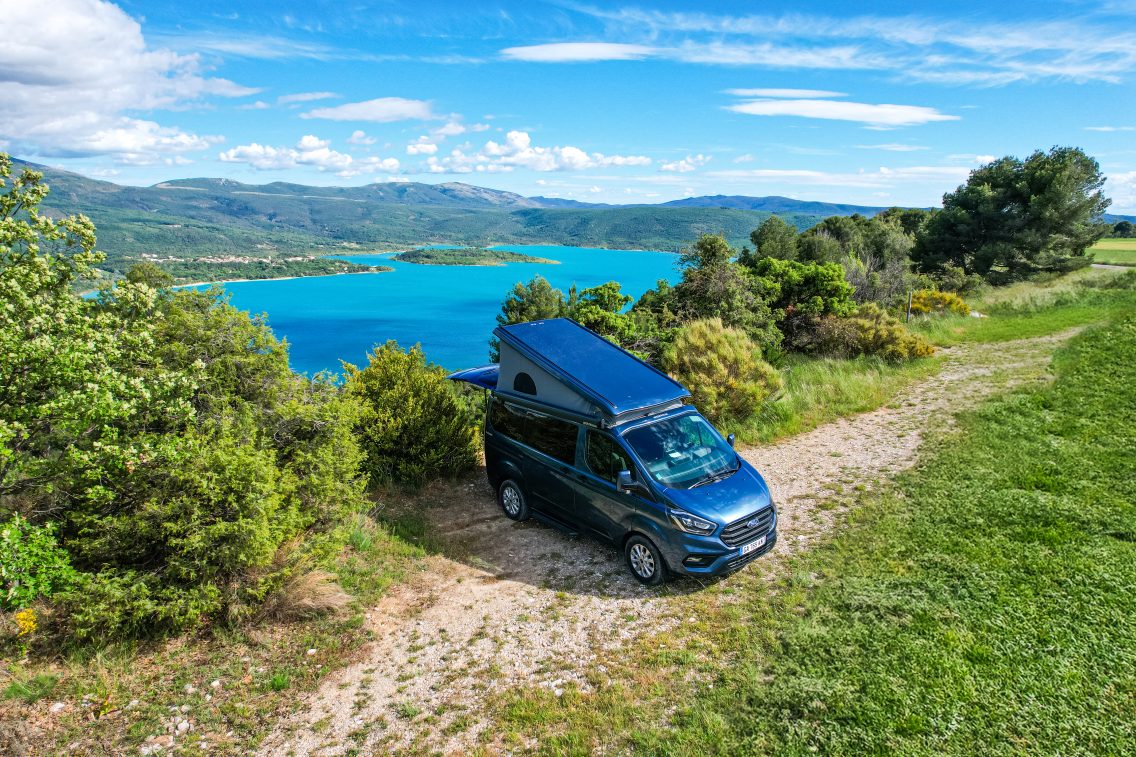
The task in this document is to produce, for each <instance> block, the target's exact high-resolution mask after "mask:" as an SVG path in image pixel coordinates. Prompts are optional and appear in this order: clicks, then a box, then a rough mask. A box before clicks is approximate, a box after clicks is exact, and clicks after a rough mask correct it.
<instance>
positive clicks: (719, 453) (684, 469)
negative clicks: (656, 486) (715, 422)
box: [623, 414, 741, 489]
mask: <svg viewBox="0 0 1136 757" xmlns="http://www.w3.org/2000/svg"><path fill="white" fill-rule="evenodd" d="M623 438H624V439H625V440H626V441H627V443H628V444H629V445H630V446H631V449H633V450H634V451H635V454H636V455H637V456H638V457H639V460H640V461H642V463H643V465H644V466H645V467H646V468H647V472H648V473H649V474H650V475H651V478H653V479H655V480H656V481H658V482H659V483H660V484H662V485H663V486H667V487H670V488H672V489H690V488H692V487H695V486H698V485H700V484H703V483H710V482H711V481H714V480H717V479H719V478H725V477H726V476H728V475H730V474H731V473H734V472H735V471H737V469H738V468H740V467H741V463H739V462H738V456H737V455H736V454H735V453H734V450H733V448H732V447H730V445H729V444H727V443H726V441H725V440H724V439H722V437H721V436H720V435H719V434H718V432H717V431H715V430H714V427H713V426H711V425H710V424H709V423H708V422H707V421H706V420H705V419H704V418H702V417H701V416H698V415H693V414H688V415H680V416H678V417H677V418H668V419H666V420H663V421H658V422H656V423H651V424H649V425H646V426H640V427H639V428H636V429H632V430H631V431H628V432H627V433H626V434H624V435H623Z"/></svg>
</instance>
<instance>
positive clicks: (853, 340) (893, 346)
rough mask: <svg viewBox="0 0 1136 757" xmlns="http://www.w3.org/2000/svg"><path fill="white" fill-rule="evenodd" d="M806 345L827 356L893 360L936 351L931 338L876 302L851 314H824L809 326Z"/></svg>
mask: <svg viewBox="0 0 1136 757" xmlns="http://www.w3.org/2000/svg"><path fill="white" fill-rule="evenodd" d="M802 346H803V347H804V348H805V351H806V352H810V353H813V354H816V355H823V356H825V357H836V358H852V357H858V356H860V355H869V356H874V357H879V358H882V359H884V360H887V361H889V362H900V361H903V360H914V359H916V358H921V357H930V356H931V355H934V354H935V348H934V347H933V346H932V345H931V343H930V342H928V341H927V340H926V339H924V338H923V337H921V336H919V335H917V334H913V333H911V332H910V331H908V330H907V328H906V327H905V326H904V325H903V323H901V322H900V321H899V319H897V318H895V317H893V316H891V315H888V313H887V311H885V310H884V309H883V308H881V307H879V306H878V305H876V304H874V303H868V304H866V305H862V306H860V309H859V310H857V311H856V314H855V315H854V316H853V317H851V318H837V317H834V316H824V317H822V318H818V319H816V320H815V321H814V322H813V323H812V326H811V328H810V330H809V339H808V341H807V343H803V345H802Z"/></svg>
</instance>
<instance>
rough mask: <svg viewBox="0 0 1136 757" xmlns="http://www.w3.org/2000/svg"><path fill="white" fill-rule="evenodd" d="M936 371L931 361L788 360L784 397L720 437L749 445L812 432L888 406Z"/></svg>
mask: <svg viewBox="0 0 1136 757" xmlns="http://www.w3.org/2000/svg"><path fill="white" fill-rule="evenodd" d="M938 367H939V361H938V360H937V359H934V358H932V359H925V360H916V361H913V362H909V363H900V364H894V363H888V362H886V361H883V360H880V359H878V358H871V357H860V358H854V359H852V360H836V359H830V358H809V357H803V356H792V357H790V358H788V359H787V362H786V365H785V366H784V367H783V369H782V377H783V378H784V382H785V386H784V389H783V391H782V392H781V393H780V394H779V395H778V396H777V397H776V398H775V399H773V400H772V401H770V402H767V403H765V405H764V406H763V407H762V408H761V410H760V411H758V412H757V413H756V414H754V415H753V416H752V417H751V418H749V419H747V420H746V421H744V422H742V423H740V424H738V425H737V426H736V427H734V428H731V427H730V426H729V424H728V423H727V424H723V425H724V428H723V431H733V432H734V433H735V434H737V436H738V438H739V439H740V440H741V441H742V442H744V443H748V444H754V443H760V442H768V441H773V440H775V439H779V438H782V437H785V436H792V435H793V434H799V433H802V432H804V431H810V430H812V429H814V428H816V427H817V426H820V425H822V424H824V423H827V422H829V421H831V420H835V419H836V418H841V417H843V416H846V415H853V414H855V413H862V412H866V411H869V410H875V409H876V408H878V407H881V406H882V405H886V404H887V403H888V402H889V401H890V400H891V399H892V397H894V396H895V394H896V393H897V392H898V391H899V390H901V389H902V388H904V387H905V386H908V385H910V384H911V383H912V382H914V381H917V380H919V379H922V378H926V377H927V376H930V375H932V374H933V373H935V371H936V370H938Z"/></svg>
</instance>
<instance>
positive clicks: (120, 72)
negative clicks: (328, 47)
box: [0, 0, 258, 163]
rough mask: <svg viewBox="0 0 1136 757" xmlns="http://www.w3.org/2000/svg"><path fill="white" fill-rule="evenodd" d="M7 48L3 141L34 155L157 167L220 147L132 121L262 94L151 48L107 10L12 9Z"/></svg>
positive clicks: (62, 4)
mask: <svg viewBox="0 0 1136 757" xmlns="http://www.w3.org/2000/svg"><path fill="white" fill-rule="evenodd" d="M4 15H5V18H4V20H5V24H6V28H9V29H12V30H16V29H18V30H19V33H18V34H14V33H13V34H6V35H5V39H4V44H3V45H0V80H2V81H3V82H4V104H3V107H0V140H4V141H6V142H8V143H9V145H10V146H11V147H12V148H13V149H16V150H19V151H21V152H25V153H29V154H33V155H48V156H78V155H110V156H112V157H114V158H115V159H117V160H119V161H121V162H128V163H159V162H162V161H163V160H164V159H165V158H168V157H170V156H171V154H178V153H181V152H187V151H194V150H201V149H205V148H206V147H208V146H209V145H211V144H216V143H217V142H218V141H220V139H221V138H220V137H215V136H199V135H196V134H193V133H191V132H188V131H184V130H182V129H179V128H177V127H175V126H167V125H163V124H160V123H158V122H156V121H153V120H142V119H138V118H135V117H133V116H130V115H127V113H130V112H137V111H153V110H163V109H172V108H184V107H185V106H187V105H190V104H193V103H197V102H201V101H203V100H204V99H206V98H209V97H244V96H248V95H251V94H255V93H256V92H257V91H258V90H256V89H253V88H249V87H243V86H240V85H239V84H235V83H233V82H231V81H228V80H226V79H221V78H216V77H210V76H207V75H206V74H205V73H204V72H203V67H202V65H201V62H200V60H199V59H198V57H197V56H194V55H179V54H177V53H174V52H171V51H169V50H161V49H158V50H155V49H151V48H149V47H148V46H147V44H146V41H145V39H144V38H143V36H142V29H141V27H140V26H139V25H138V22H136V21H135V20H134V19H132V18H131V17H130V16H128V15H127V14H126V13H124V12H123V11H122V10H121V9H120V8H118V7H117V6H115V5H113V4H111V3H108V2H102V0H53V2H51V3H6V4H5V11H4Z"/></svg>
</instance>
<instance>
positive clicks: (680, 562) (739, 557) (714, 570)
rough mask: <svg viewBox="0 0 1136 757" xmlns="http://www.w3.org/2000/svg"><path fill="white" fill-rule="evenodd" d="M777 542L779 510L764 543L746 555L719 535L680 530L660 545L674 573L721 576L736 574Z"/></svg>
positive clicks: (668, 565) (756, 536) (756, 537)
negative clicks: (728, 544)
mask: <svg viewBox="0 0 1136 757" xmlns="http://www.w3.org/2000/svg"><path fill="white" fill-rule="evenodd" d="M719 531H720V529H719ZM759 538H761V537H760V536H759V535H755V536H754V537H753V539H750V540H749V541H748V542H747V543H750V542H752V541H755V540H757V539H759ZM775 544H777V514H776V511H774V516H773V520H772V522H771V523H770V525H769V530H768V531H766V532H765V544H763V545H761V546H760V547H758V548H757V549H755V550H754V551H752V552H750V553H749V554H746V555H743V554H742V553H741V549H742V548H741V546H737V547H730V546H727V545H726V544H725V543H724V542H723V541H722V540H721V539H719V538H718V537H717V536H716V535H715V536H695V535H694V534H687V533H683V532H680V531H675V532H673V533H672V534H671V539H670V541H669V542H668V543H665V544H660V545H659V547H660V549H661V550H662V552H663V556H664V557H665V558H666V561H667V567H669V568H670V570H671V572H672V573H678V574H680V575H686V576H722V575H726V574H727V573H733V572H734V571H736V570H739V569H741V568H743V567H745V566H746V565H748V564H750V563H751V562H753V561H754V560H756V559H757V558H759V557H761V556H762V555H764V554H767V553H768V552H769V551H770V550H771V549H773V546H774V545H775Z"/></svg>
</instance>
